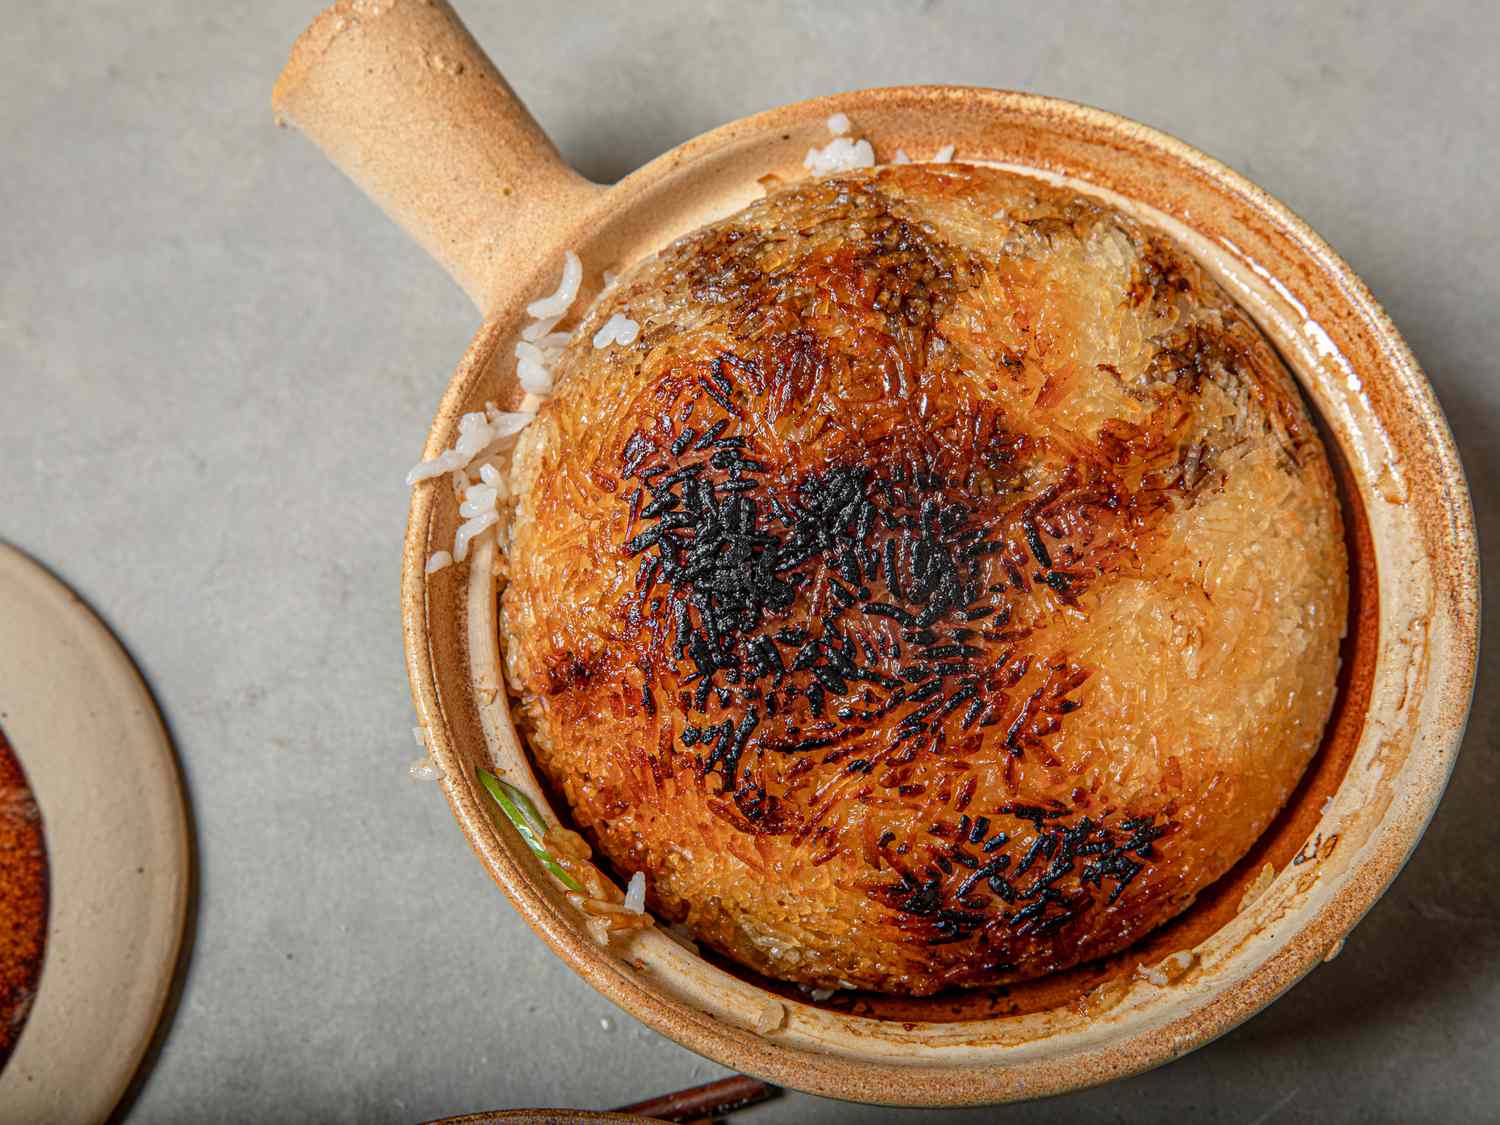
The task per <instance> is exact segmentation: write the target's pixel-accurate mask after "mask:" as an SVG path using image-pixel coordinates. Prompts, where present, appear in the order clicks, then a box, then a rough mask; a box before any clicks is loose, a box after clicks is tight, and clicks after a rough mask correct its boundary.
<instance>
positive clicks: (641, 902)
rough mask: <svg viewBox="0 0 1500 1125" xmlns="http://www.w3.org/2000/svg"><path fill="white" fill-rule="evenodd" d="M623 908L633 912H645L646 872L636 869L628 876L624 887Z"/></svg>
mask: <svg viewBox="0 0 1500 1125" xmlns="http://www.w3.org/2000/svg"><path fill="white" fill-rule="evenodd" d="M625 909H626V910H629V911H631V912H632V913H635V914H644V913H646V873H645V872H644V871H637V872H636V873H635V874H634V875H632V876H631V877H630V884H629V886H627V887H626V889H625Z"/></svg>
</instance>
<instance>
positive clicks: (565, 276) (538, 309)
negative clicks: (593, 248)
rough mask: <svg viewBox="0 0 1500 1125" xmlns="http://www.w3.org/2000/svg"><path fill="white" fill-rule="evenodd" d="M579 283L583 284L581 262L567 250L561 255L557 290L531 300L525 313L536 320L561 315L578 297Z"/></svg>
mask: <svg viewBox="0 0 1500 1125" xmlns="http://www.w3.org/2000/svg"><path fill="white" fill-rule="evenodd" d="M581 284H583V262H582V261H581V260H579V257H578V255H577V254H575V253H573V251H571V250H569V251H568V252H567V253H566V254H564V255H563V272H562V280H561V281H559V282H558V283H557V291H556V292H555V293H553V294H552V295H551V296H550V297H543V298H542V299H541V300H539V301H532V302H531V304H529V305H527V306H526V311H527V313H528V314H530V315H531V316H534V317H536V318H537V319H538V320H541V319H543V318H545V317H549V316H557V317H560V316H562V315H563V314H564V313H566V312H567V311H568V309H569V308H570V307H571V306H572V304H573V301H574V300H575V299H576V298H577V297H578V287H579V286H580V285H581ZM549 331H550V326H549Z"/></svg>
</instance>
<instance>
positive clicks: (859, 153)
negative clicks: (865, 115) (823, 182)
mask: <svg viewBox="0 0 1500 1125" xmlns="http://www.w3.org/2000/svg"><path fill="white" fill-rule="evenodd" d="M802 166H803V167H804V168H806V169H807V170H808V171H809V172H811V173H812V174H813V175H815V176H823V175H827V174H828V173H830V172H846V171H849V170H851V169H854V168H873V167H874V166H875V149H874V147H873V146H872V145H871V144H870V142H869V141H866V140H858V141H856V140H851V139H850V138H848V137H834V138H833V140H831V141H829V142H828V143H827V144H826V145H824V146H823V147H822V148H810V149H808V150H807V155H806V156H804V157H803V158H802Z"/></svg>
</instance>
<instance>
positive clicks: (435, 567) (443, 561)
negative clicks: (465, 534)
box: [414, 551, 453, 746]
mask: <svg viewBox="0 0 1500 1125" xmlns="http://www.w3.org/2000/svg"><path fill="white" fill-rule="evenodd" d="M452 562H453V556H452V555H450V554H449V553H448V552H447V551H433V552H432V554H430V555H428V556H427V566H426V567H424V568H423V569H424V570H425V571H426V572H427V573H428V574H436V573H437V572H438V571H440V570H442V569H443V567H445V566H449V565H451V564H452ZM414 729H415V730H417V731H418V732H419V733H420V732H421V730H422V728H421V727H416V728H414ZM423 745H424V746H425V745H426V743H425V742H424V743H423Z"/></svg>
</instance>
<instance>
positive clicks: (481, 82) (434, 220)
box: [271, 0, 602, 312]
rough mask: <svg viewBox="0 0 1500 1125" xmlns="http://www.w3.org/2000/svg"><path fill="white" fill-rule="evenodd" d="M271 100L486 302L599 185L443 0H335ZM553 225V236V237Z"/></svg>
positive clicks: (300, 44) (543, 252)
mask: <svg viewBox="0 0 1500 1125" xmlns="http://www.w3.org/2000/svg"><path fill="white" fill-rule="evenodd" d="M271 104H272V106H273V107H274V108H275V110H276V114H277V118H278V120H279V121H290V122H292V123H293V124H294V125H296V126H297V127H298V128H299V129H301V130H302V131H303V132H304V133H306V134H307V135H308V136H309V137H310V138H312V140H313V142H314V143H315V144H317V145H318V147H319V148H321V149H322V150H323V152H324V153H325V154H326V155H327V156H328V158H329V159H330V160H332V161H333V162H334V164H336V165H337V166H338V167H339V168H341V169H342V170H343V171H344V173H345V174H346V175H348V176H349V178H350V179H352V180H353V181H354V182H355V183H356V184H358V185H359V186H360V188H361V189H363V191H364V192H365V194H367V195H368V196H369V197H370V198H371V199H373V200H374V201H375V202H376V203H378V204H379V205H380V206H381V208H382V209H384V211H385V212H386V214H388V215H389V216H390V217H391V218H392V219H394V220H395V221H396V222H397V223H398V224H399V225H400V226H401V227H402V228H403V229H404V230H405V231H406V232H407V233H408V234H410V235H411V236H412V237H413V238H414V239H416V241H417V242H418V243H420V244H421V245H422V246H423V247H425V248H426V250H427V251H428V253H430V254H431V255H432V256H433V257H434V258H436V259H437V261H438V262H439V263H440V264H441V265H442V266H443V268H444V269H446V270H447V271H448V272H449V273H450V274H452V275H453V278H454V280H456V281H457V282H458V283H459V285H461V286H463V288H464V291H465V292H466V293H468V294H469V296H470V297H472V298H473V300H474V303H475V304H476V305H478V306H479V308H480V310H481V311H482V312H487V311H489V308H490V305H491V297H492V295H493V294H494V292H495V290H496V284H495V283H496V281H497V279H498V278H499V277H500V275H501V271H502V270H503V269H504V268H505V266H506V263H507V262H512V263H514V262H524V263H527V264H528V265H529V264H531V263H533V262H535V261H536V260H537V258H538V256H547V257H550V256H552V255H553V254H559V253H560V251H559V250H558V247H557V241H556V239H557V234H558V232H559V230H560V227H561V226H562V225H563V224H566V223H567V221H568V220H569V219H570V218H576V217H577V216H579V215H580V214H582V212H583V210H584V209H585V208H586V207H587V206H588V204H589V202H590V199H591V197H592V196H594V195H596V194H597V193H598V192H599V191H601V190H602V189H601V188H599V187H598V186H597V185H595V184H592V183H590V182H589V181H587V180H585V179H584V178H583V177H581V176H579V175H578V174H577V173H576V172H574V171H573V170H572V169H571V168H569V167H568V166H567V165H566V164H564V163H563V161H562V158H561V157H560V156H559V155H558V152H557V149H556V147H554V145H553V144H552V142H551V141H550V140H548V139H547V135H546V134H545V133H544V132H542V130H541V127H540V126H539V125H537V123H536V121H535V120H534V119H533V118H532V116H531V114H530V113H528V112H527V110H526V107H525V106H524V105H522V104H521V100H520V99H519V98H518V97H516V95H515V93H514V91H512V90H511V88H510V86H509V85H507V83H506V81H505V79H504V78H502V77H501V76H500V72H499V71H498V70H496V69H495V65H494V64H493V63H492V62H490V60H489V59H488V58H487V57H486V56H485V53H484V51H483V50H481V49H480V47H479V44H477V43H476V42H474V38H473V36H471V35H470V34H469V32H468V29H467V28H465V27H464V25H463V23H462V22H460V20H459V18H458V15H457V14H456V13H455V12H454V11H453V9H452V8H451V7H449V6H448V4H447V3H446V2H445V0H338V2H337V3H336V4H334V5H333V6H332V7H330V8H329V9H328V10H327V11H325V12H324V13H323V14H322V15H320V16H319V17H318V18H317V19H316V20H315V21H314V22H313V24H312V26H311V27H309V28H308V29H307V30H306V31H305V32H303V33H302V36H301V38H299V39H298V40H297V42H296V43H295V44H294V45H293V47H292V53H291V58H290V59H289V60H288V62H287V65H286V68H285V69H284V70H283V71H282V73H281V77H280V78H279V79H278V80H277V82H276V89H275V91H274V92H273V93H272V96H271ZM549 236H550V237H549Z"/></svg>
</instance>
